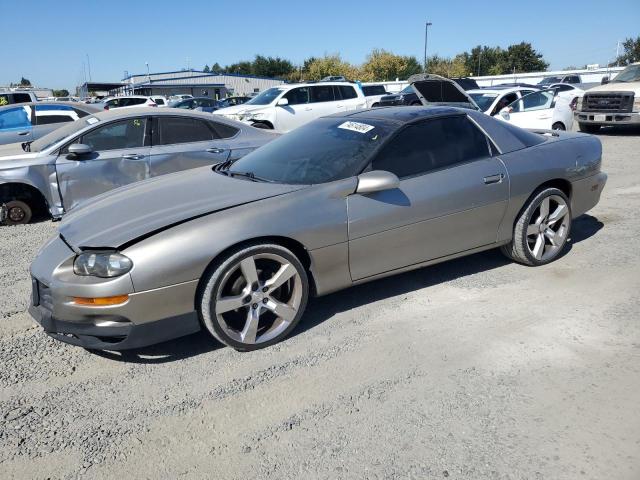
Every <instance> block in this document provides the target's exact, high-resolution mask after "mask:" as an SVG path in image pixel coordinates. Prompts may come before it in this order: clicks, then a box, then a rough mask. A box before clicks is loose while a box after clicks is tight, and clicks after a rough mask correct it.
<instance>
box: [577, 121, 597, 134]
mask: <svg viewBox="0 0 640 480" xmlns="http://www.w3.org/2000/svg"><path fill="white" fill-rule="evenodd" d="M578 128H579V129H580V131H581V132H584V133H598V132H599V131H600V125H594V124H592V123H578Z"/></svg>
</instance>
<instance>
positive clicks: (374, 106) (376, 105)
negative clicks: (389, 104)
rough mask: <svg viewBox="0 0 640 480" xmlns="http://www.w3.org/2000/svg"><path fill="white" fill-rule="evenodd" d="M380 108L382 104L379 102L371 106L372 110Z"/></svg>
mask: <svg viewBox="0 0 640 480" xmlns="http://www.w3.org/2000/svg"><path fill="white" fill-rule="evenodd" d="M379 106H380V104H379V103H378V102H376V103H374V104H373V105H371V108H376V107H379Z"/></svg>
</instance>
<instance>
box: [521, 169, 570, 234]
mask: <svg viewBox="0 0 640 480" xmlns="http://www.w3.org/2000/svg"><path fill="white" fill-rule="evenodd" d="M545 188H557V189H558V190H560V191H561V192H562V193H564V194H565V195H566V196H567V198H568V199H569V205H571V195H572V193H573V187H572V185H571V182H570V181H569V180H567V179H565V178H554V179H551V180H547V181H546V182H543V183H541V184H540V185H538V186H537V187H536V188H534V189H533V192H531V195H529V196H528V197H527V199H526V200H525V201H524V203H523V204H522V205H521V206H520V209H519V210H518V213H517V214H516V216H515V218H514V219H513V222H512V225H511V233H513V227H515V224H516V222H517V221H518V218H520V215H521V214H522V212H523V211H524V210H525V209H526V208H527V205H529V202H530V201H531V200H532V199H533V198H534V197H535V196H536V195H538V193H540V192H541V191H542V190H544V189H545Z"/></svg>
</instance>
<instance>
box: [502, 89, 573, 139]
mask: <svg viewBox="0 0 640 480" xmlns="http://www.w3.org/2000/svg"><path fill="white" fill-rule="evenodd" d="M496 118H498V119H500V120H503V121H505V122H509V123H512V124H513V125H516V126H518V127H522V128H535V129H545V130H571V128H572V127H573V111H572V110H571V106H570V100H568V99H567V98H565V97H563V96H559V95H556V91H555V90H553V89H549V90H539V91H537V92H532V93H529V94H527V95H524V96H523V97H522V98H519V99H517V100H516V101H514V102H513V103H511V104H509V105H507V106H506V107H504V108H503V109H501V110H500V112H499V114H498V115H496Z"/></svg>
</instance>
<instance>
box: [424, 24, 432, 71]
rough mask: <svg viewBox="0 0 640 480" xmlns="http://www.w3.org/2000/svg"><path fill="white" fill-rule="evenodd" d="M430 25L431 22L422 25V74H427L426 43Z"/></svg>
mask: <svg viewBox="0 0 640 480" xmlns="http://www.w3.org/2000/svg"><path fill="white" fill-rule="evenodd" d="M431 25H432V23H431V22H427V23H425V25H424V73H427V43H428V42H429V26H431Z"/></svg>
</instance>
